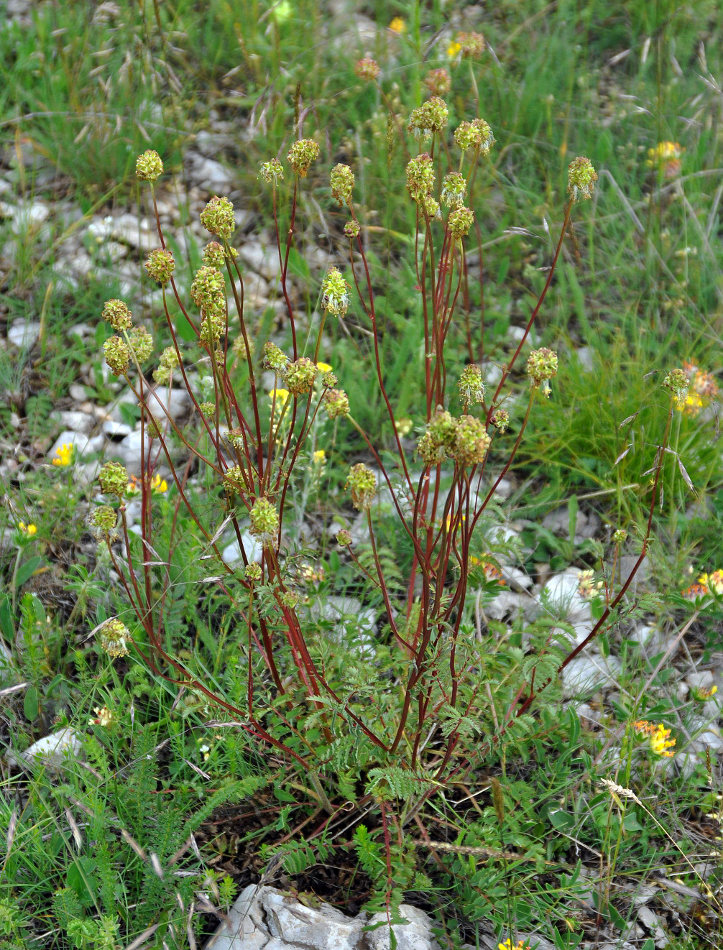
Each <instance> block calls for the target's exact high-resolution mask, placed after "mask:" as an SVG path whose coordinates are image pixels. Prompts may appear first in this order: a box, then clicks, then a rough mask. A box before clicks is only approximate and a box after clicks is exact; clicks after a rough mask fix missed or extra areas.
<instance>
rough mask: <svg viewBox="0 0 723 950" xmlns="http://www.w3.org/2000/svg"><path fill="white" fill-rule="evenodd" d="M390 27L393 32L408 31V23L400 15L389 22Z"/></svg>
mask: <svg viewBox="0 0 723 950" xmlns="http://www.w3.org/2000/svg"><path fill="white" fill-rule="evenodd" d="M389 29H390V30H391V31H392V33H406V31H407V24H406V23H405V22H404V20H403V19H402V18H401V17H400V16H395V17H394V19H393V20H392V22H391V23H390V24H389Z"/></svg>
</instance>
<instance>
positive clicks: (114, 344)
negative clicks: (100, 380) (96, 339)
mask: <svg viewBox="0 0 723 950" xmlns="http://www.w3.org/2000/svg"><path fill="white" fill-rule="evenodd" d="M103 352H104V354H105V361H106V363H107V365H108V368H109V369H110V371H111V372H112V373H114V374H115V375H116V376H125V375H126V373H127V372H128V366H129V365H130V361H131V351H130V349H129V348H128V345H127V344H126V342H125V340H122V339H121V338H120V337H119V336H112V337H110V338H109V339H107V340H106V341H105V343H104V344H103Z"/></svg>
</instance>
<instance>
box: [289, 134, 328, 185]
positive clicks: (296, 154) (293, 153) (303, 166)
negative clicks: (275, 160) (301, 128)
mask: <svg viewBox="0 0 723 950" xmlns="http://www.w3.org/2000/svg"><path fill="white" fill-rule="evenodd" d="M319 151H320V150H319V146H318V145H317V144H316V142H315V141H314V140H313V139H298V140H297V141H296V142H294V144H293V145H292V146H291V148H290V149H289V154H288V155H287V156H286V158H287V161H288V163H289V165H291V167H292V169H293V170H294V172H295V173H296V174H297V175H298V176H299V177H300V178H306V174H307V172H308V171H309V168H310V167H311V163H312V162H315V161H316V160H317V158H318V157H319Z"/></svg>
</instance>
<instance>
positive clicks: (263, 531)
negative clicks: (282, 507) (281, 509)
mask: <svg viewBox="0 0 723 950" xmlns="http://www.w3.org/2000/svg"><path fill="white" fill-rule="evenodd" d="M249 518H250V520H251V527H250V528H249V531H250V532H251V534H252V535H253V536H254V537H255V538H258V539H259V541H261V543H262V544H270V543H271V542H273V541H274V539H275V538H276V536H277V534H278V532H279V513H278V511H277V510H276V506H275V505H274V504H272V502H270V501H269V499H268V498H257V499H256V501H255V502H254V503H253V507H252V508H251V512H250V514H249Z"/></svg>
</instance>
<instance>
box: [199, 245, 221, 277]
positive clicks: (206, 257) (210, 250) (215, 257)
mask: <svg viewBox="0 0 723 950" xmlns="http://www.w3.org/2000/svg"><path fill="white" fill-rule="evenodd" d="M201 260H202V261H203V266H204V267H212V268H213V269H214V270H221V268H222V267H223V265H224V261H225V260H226V254H225V253H224V250H223V246H222V245H221V244H219V243H218V241H209V242H208V244H207V245H206V246H205V247H204V249H203V254H202V256H201Z"/></svg>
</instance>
